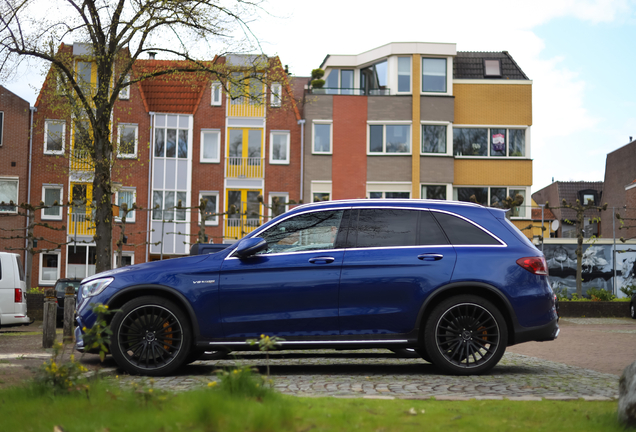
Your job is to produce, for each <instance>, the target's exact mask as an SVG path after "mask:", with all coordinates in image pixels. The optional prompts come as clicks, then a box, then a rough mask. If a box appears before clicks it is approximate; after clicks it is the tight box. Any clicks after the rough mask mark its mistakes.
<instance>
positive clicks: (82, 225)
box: [68, 183, 95, 236]
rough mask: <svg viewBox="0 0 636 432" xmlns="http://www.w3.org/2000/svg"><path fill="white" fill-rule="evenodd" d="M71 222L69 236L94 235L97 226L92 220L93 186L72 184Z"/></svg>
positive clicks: (90, 184) (89, 184)
mask: <svg viewBox="0 0 636 432" xmlns="http://www.w3.org/2000/svg"><path fill="white" fill-rule="evenodd" d="M70 198H71V202H72V203H73V205H72V206H71V207H70V209H69V212H70V218H69V219H70V220H69V223H68V227H69V231H68V233H69V235H73V236H75V235H82V236H86V235H91V236H92V235H93V234H94V231H95V226H94V224H93V222H92V220H91V214H92V211H93V209H92V206H91V203H92V199H93V184H92V183H71V197H70Z"/></svg>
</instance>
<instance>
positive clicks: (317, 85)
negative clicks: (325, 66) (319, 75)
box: [311, 79, 325, 89]
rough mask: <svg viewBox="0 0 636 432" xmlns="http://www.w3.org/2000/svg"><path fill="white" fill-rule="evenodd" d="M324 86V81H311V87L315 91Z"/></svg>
mask: <svg viewBox="0 0 636 432" xmlns="http://www.w3.org/2000/svg"><path fill="white" fill-rule="evenodd" d="M324 85H325V80H324V79H315V80H311V86H312V87H313V88H316V89H321V88H323V86H324Z"/></svg>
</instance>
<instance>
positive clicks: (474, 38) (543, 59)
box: [2, 0, 636, 192]
mask: <svg viewBox="0 0 636 432" xmlns="http://www.w3.org/2000/svg"><path fill="white" fill-rule="evenodd" d="M261 7H262V10H261V11H260V12H259V16H258V17H255V18H254V20H253V21H251V22H249V23H248V24H249V28H250V31H251V32H252V33H253V34H254V35H255V36H256V37H257V38H258V40H259V41H260V44H261V47H262V51H263V52H264V53H265V54H268V55H270V56H271V55H278V56H280V58H281V61H282V63H283V64H286V65H289V70H290V72H291V73H292V74H294V75H296V76H308V75H309V74H310V73H311V70H312V69H314V68H317V67H319V66H320V64H321V63H322V61H323V59H324V58H325V56H326V55H328V54H359V53H362V52H364V51H368V50H370V49H373V48H376V47H379V46H381V45H385V44H387V43H390V42H450V43H455V44H456V46H457V50H458V51H504V50H505V51H508V52H509V53H510V55H512V57H513V58H514V59H515V61H516V62H517V64H518V65H519V66H520V67H521V69H522V70H523V71H524V72H525V73H526V75H527V76H528V77H529V78H530V79H531V80H533V125H532V128H531V157H532V159H533V160H534V161H533V187H532V191H533V192H536V191H537V190H539V189H541V188H543V187H545V186H547V185H549V184H550V183H551V182H552V180H553V179H554V181H603V179H604V172H605V159H606V155H607V153H610V152H612V151H614V150H616V149H618V148H620V147H622V146H624V145H626V144H627V143H629V142H630V141H629V139H630V136H632V137H634V138H636V109H635V108H636V79H634V71H636V56H635V55H634V53H635V52H636V50H635V49H634V42H635V41H636V0H535V1H532V2H527V1H523V2H522V1H518V0H507V1H482V2H476V1H474V0H471V1H464V0H456V1H440V0H437V1H428V0H425V1H423V0H416V1H412V0H393V1H391V2H387V1H386V0H383V1H376V0H366V1H364V2H361V1H353V0H338V1H334V0H323V1H321V2H318V3H316V2H307V1H299V0H268V1H266V2H264V3H262V4H261ZM42 70H44V68H42V67H39V68H37V67H36V68H32V69H30V70H25V71H23V73H22V74H21V75H20V76H19V77H17V78H15V79H13V80H12V81H10V82H5V83H2V84H3V85H5V87H7V88H9V90H11V91H13V92H14V93H16V94H18V95H19V96H21V97H22V98H24V99H26V100H27V101H29V102H30V103H31V104H32V105H33V104H34V103H35V100H36V98H37V90H35V89H37V88H39V86H40V85H41V83H42V80H43V76H42V75H41V71H42ZM635 162H636V161H635Z"/></svg>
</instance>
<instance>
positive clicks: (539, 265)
mask: <svg viewBox="0 0 636 432" xmlns="http://www.w3.org/2000/svg"><path fill="white" fill-rule="evenodd" d="M517 264H519V265H520V266H521V267H523V268H524V269H526V270H528V271H529V272H530V273H533V274H536V275H547V274H548V265H547V263H546V262H545V258H544V257H526V258H519V259H518V260H517Z"/></svg>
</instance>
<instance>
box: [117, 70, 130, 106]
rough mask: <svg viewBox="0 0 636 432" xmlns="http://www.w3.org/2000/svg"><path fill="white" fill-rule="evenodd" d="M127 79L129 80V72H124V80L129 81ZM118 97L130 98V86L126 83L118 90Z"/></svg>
mask: <svg viewBox="0 0 636 432" xmlns="http://www.w3.org/2000/svg"><path fill="white" fill-rule="evenodd" d="M129 81H130V74H126V77H125V78H124V82H129ZM119 99H122V100H127V99H130V86H129V85H127V86H126V87H124V88H122V89H121V90H119Z"/></svg>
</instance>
